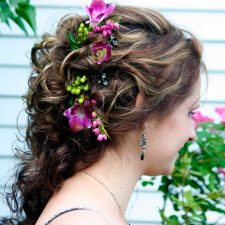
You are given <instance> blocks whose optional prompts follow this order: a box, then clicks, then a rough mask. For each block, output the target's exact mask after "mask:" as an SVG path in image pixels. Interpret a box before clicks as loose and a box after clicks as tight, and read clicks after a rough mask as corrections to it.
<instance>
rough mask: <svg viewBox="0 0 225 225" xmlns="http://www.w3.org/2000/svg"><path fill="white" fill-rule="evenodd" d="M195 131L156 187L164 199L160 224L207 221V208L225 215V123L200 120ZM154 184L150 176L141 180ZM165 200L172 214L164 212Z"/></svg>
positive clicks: (191, 224) (144, 182) (190, 224)
mask: <svg viewBox="0 0 225 225" xmlns="http://www.w3.org/2000/svg"><path fill="white" fill-rule="evenodd" d="M196 135H197V138H196V140H195V141H194V142H188V143H186V144H185V146H184V147H183V148H182V149H181V150H180V157H179V159H178V160H177V161H176V164H175V169H174V171H173V174H172V175H171V176H163V177H162V179H161V183H160V185H159V187H158V190H159V191H161V192H162V193H163V200H164V205H163V208H162V209H160V210H159V213H160V216H161V218H162V221H163V224H169V225H178V224H186V225H194V224H209V222H208V221H207V217H206V213H207V212H209V211H214V212H217V213H219V214H221V216H222V217H224V216H225V170H223V169H224V168H225V124H222V123H221V124H218V123H213V122H208V123H202V124H200V125H199V126H198V129H197V133H196ZM221 170H222V172H221ZM223 171H224V172H223ZM153 184H154V180H153V179H152V178H151V179H150V181H147V180H144V181H143V183H142V185H143V186H146V185H153ZM168 201H170V202H171V203H172V205H173V209H174V215H169V216H168V215H166V205H167V203H168Z"/></svg>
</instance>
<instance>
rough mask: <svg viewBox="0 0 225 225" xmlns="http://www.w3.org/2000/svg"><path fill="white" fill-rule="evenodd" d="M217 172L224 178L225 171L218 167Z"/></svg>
mask: <svg viewBox="0 0 225 225" xmlns="http://www.w3.org/2000/svg"><path fill="white" fill-rule="evenodd" d="M218 172H219V173H221V174H223V176H224V177H225V169H224V168H222V167H219V168H218Z"/></svg>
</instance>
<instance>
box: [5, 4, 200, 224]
mask: <svg viewBox="0 0 225 225" xmlns="http://www.w3.org/2000/svg"><path fill="white" fill-rule="evenodd" d="M115 15H118V16H119V18H120V19H119V23H120V25H121V28H120V29H119V30H117V31H115V35H116V37H117V39H118V42H119V45H118V46H117V47H114V48H113V50H112V59H111V60H110V61H109V62H106V63H103V64H101V65H98V64H97V63H96V61H95V59H94V58H93V56H92V55H91V54H90V52H89V51H90V48H89V47H90V45H89V44H90V43H93V42H95V41H96V40H99V39H100V38H101V36H100V35H99V34H98V35H97V34H96V35H93V36H91V37H90V38H89V44H87V45H85V46H83V47H81V48H79V49H77V50H73V51H72V50H71V48H70V46H69V40H68V36H67V32H68V31H70V32H71V33H73V34H74V35H76V30H77V29H78V26H79V24H80V23H81V22H85V21H86V20H87V17H80V16H76V15H67V16H66V17H65V18H63V19H62V20H61V21H60V23H59V26H58V28H57V31H56V34H54V35H49V34H48V35H45V36H43V40H42V41H41V42H40V43H38V44H35V46H34V47H33V48H32V52H31V59H32V66H33V73H32V75H31V77H30V79H29V90H28V93H27V95H26V96H25V100H26V104H27V109H26V112H27V114H28V126H27V131H26V143H27V145H28V150H26V151H24V152H23V153H22V154H21V153H20V156H19V157H20V159H21V163H20V164H19V167H18V169H17V172H16V182H15V183H14V184H13V186H12V192H11V193H9V194H8V195H7V198H8V203H9V206H10V208H11V209H12V211H14V212H15V213H16V216H17V218H16V221H17V222H15V221H14V222H13V219H8V220H6V219H5V220H4V221H5V222H4V223H5V224H15V223H17V224H21V225H22V224H24V225H25V224H26V225H28V224H30V225H31V224H35V222H36V220H37V218H38V217H39V215H40V214H41V212H42V210H43V208H44V207H45V205H46V203H47V201H48V200H49V198H50V197H51V196H52V194H53V192H54V191H55V190H57V189H58V188H59V187H60V185H61V184H62V182H63V181H64V180H65V179H67V178H69V177H70V176H72V175H73V174H74V173H76V172H77V171H79V170H81V169H84V168H86V167H88V166H90V165H92V164H93V163H95V162H97V161H98V160H99V159H100V158H101V156H102V154H103V153H104V151H105V149H106V148H105V146H106V145H117V144H118V140H119V139H118V137H119V136H120V134H121V133H124V132H128V131H130V130H132V129H136V128H137V127H138V126H140V125H141V124H142V123H143V122H144V121H146V119H147V118H149V116H150V117H151V116H157V117H160V118H164V116H165V114H168V113H171V112H172V111H173V109H174V105H179V104H180V103H181V102H182V101H184V100H185V99H186V98H187V97H188V96H189V95H190V94H191V91H192V89H193V86H194V84H195V82H196V80H197V79H198V77H199V74H200V68H201V65H203V64H202V62H201V54H202V48H201V44H200V43H199V41H198V40H197V39H196V38H195V37H194V36H193V35H192V34H191V33H189V32H187V31H184V30H182V29H179V28H177V27H176V26H174V25H172V24H171V23H169V22H168V21H167V20H166V19H165V18H164V17H163V16H162V15H161V14H160V13H158V12H156V11H153V10H150V9H142V8H136V7H128V6H116V10H115V11H114V12H113V14H112V15H111V16H110V17H112V16H115ZM102 72H105V73H106V74H107V76H108V79H109V85H108V86H106V87H102V86H99V85H98V79H99V75H100V74H101V73H102ZM76 73H82V74H85V75H87V77H88V79H89V83H90V87H91V98H93V99H96V101H97V104H96V106H95V110H96V111H97V112H98V114H99V115H101V116H102V118H103V119H104V121H105V123H106V124H107V125H108V126H107V127H106V129H107V132H108V134H109V136H110V137H111V140H108V141H107V142H105V143H99V142H97V141H96V136H95V135H94V134H93V132H92V131H91V129H86V130H83V131H80V132H79V133H73V132H71V130H70V129H69V127H68V120H67V118H65V116H63V112H64V111H65V110H66V109H67V108H68V92H66V86H67V85H68V84H70V83H71V82H72V81H73V79H74V74H76ZM139 92H142V93H143V96H144V104H143V106H142V107H141V108H139V109H137V108H134V104H135V99H136V96H137V94H138V93H139ZM11 201H13V202H11ZM13 203H14V204H13ZM13 206H14V207H13ZM22 212H23V213H24V215H25V217H24V218H23V216H22ZM6 221H8V223H6Z"/></svg>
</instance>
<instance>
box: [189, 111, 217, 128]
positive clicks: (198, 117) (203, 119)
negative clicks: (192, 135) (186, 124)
mask: <svg viewBox="0 0 225 225" xmlns="http://www.w3.org/2000/svg"><path fill="white" fill-rule="evenodd" d="M192 119H193V120H194V123H195V128H196V127H197V126H198V124H199V123H203V122H213V121H214V120H213V119H212V118H210V117H208V116H205V115H203V114H202V113H201V112H200V111H196V112H195V113H194V114H193V115H192Z"/></svg>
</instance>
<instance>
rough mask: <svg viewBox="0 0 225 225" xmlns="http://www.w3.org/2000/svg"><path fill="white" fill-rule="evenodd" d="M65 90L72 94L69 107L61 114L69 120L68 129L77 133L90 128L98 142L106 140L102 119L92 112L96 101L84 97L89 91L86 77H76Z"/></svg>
mask: <svg viewBox="0 0 225 225" xmlns="http://www.w3.org/2000/svg"><path fill="white" fill-rule="evenodd" d="M66 90H67V91H68V92H70V93H71V94H72V99H71V100H70V101H69V104H70V106H71V107H70V108H68V109H67V110H66V111H64V113H63V115H64V116H66V117H67V118H69V126H70V129H71V130H72V131H73V132H79V131H81V130H83V129H87V128H91V127H92V131H93V132H94V133H95V135H96V136H97V140H98V141H105V140H107V137H108V134H107V132H106V130H105V127H104V124H103V122H102V118H101V117H100V116H99V115H97V113H96V112H95V111H94V110H93V106H94V105H95V104H96V100H94V99H93V100H89V98H88V96H87V95H86V93H87V92H88V91H89V84H88V82H87V76H86V75H83V76H81V77H80V76H76V78H75V80H74V81H73V82H72V84H71V85H68V86H67V88H66ZM74 96H75V98H74ZM73 102H74V103H73Z"/></svg>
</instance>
